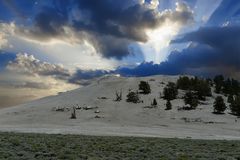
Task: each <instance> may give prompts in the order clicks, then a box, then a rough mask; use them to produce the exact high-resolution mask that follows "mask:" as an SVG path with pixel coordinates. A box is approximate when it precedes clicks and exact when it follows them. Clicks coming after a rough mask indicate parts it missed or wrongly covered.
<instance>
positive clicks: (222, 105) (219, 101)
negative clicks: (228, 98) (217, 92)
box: [213, 96, 227, 114]
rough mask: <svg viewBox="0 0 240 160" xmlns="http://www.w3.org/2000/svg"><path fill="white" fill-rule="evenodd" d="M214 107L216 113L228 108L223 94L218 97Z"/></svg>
mask: <svg viewBox="0 0 240 160" xmlns="http://www.w3.org/2000/svg"><path fill="white" fill-rule="evenodd" d="M213 107H214V113H217V114H222V113H223V112H224V111H225V110H226V108H227V107H226V105H225V103H224V100H223V98H222V97H221V96H217V97H216V99H215V102H214V105H213Z"/></svg>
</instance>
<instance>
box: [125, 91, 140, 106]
mask: <svg viewBox="0 0 240 160" xmlns="http://www.w3.org/2000/svg"><path fill="white" fill-rule="evenodd" d="M126 101H127V102H132V103H139V102H140V99H139V96H138V93H137V92H133V91H130V92H129V93H128V95H127V100H126Z"/></svg>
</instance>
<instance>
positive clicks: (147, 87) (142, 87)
mask: <svg viewBox="0 0 240 160" xmlns="http://www.w3.org/2000/svg"><path fill="white" fill-rule="evenodd" d="M139 90H140V91H141V93H143V94H149V93H151V88H150V85H149V84H148V82H146V81H140V84H139Z"/></svg>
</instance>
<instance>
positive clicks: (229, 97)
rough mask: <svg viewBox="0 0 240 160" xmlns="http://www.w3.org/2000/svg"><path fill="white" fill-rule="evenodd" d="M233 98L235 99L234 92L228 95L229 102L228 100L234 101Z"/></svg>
mask: <svg viewBox="0 0 240 160" xmlns="http://www.w3.org/2000/svg"><path fill="white" fill-rule="evenodd" d="M233 100H234V99H233V95H232V94H229V95H228V98H227V102H228V103H232V102H233Z"/></svg>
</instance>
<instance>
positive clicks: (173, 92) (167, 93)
mask: <svg viewBox="0 0 240 160" xmlns="http://www.w3.org/2000/svg"><path fill="white" fill-rule="evenodd" d="M177 94H178V90H177V86H176V84H175V83H173V82H169V83H168V84H167V86H166V87H165V88H164V89H163V98H164V99H166V100H169V101H170V100H174V99H176V97H177Z"/></svg>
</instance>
